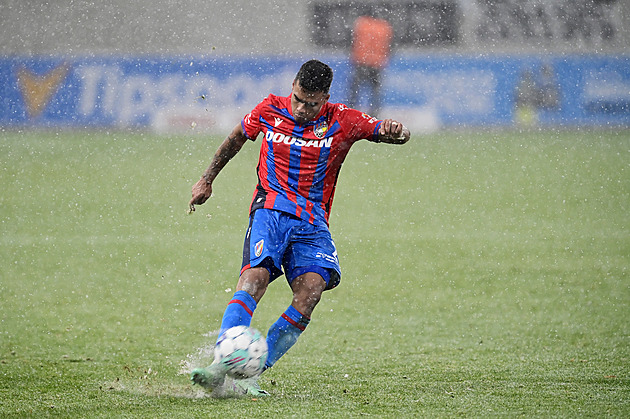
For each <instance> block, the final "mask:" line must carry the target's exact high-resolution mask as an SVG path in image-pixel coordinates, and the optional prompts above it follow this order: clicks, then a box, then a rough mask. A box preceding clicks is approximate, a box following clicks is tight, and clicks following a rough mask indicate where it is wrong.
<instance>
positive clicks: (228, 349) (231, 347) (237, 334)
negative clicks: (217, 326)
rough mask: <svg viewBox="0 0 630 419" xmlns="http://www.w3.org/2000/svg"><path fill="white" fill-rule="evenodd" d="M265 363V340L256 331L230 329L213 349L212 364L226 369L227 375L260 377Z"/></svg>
mask: <svg viewBox="0 0 630 419" xmlns="http://www.w3.org/2000/svg"><path fill="white" fill-rule="evenodd" d="M265 361H267V340H266V339H265V337H264V336H263V335H262V334H261V333H260V332H259V331H258V330H256V329H253V328H251V327H247V326H236V327H232V328H230V329H228V330H226V331H225V332H223V334H222V335H221V336H220V337H219V340H218V341H217V346H216V347H215V348H214V362H220V363H222V364H223V365H225V366H226V367H227V373H228V375H230V376H232V377H234V378H237V379H243V378H250V377H255V376H257V375H260V374H261V373H262V371H263V368H264V367H265Z"/></svg>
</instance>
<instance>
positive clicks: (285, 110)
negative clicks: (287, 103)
mask: <svg viewBox="0 0 630 419" xmlns="http://www.w3.org/2000/svg"><path fill="white" fill-rule="evenodd" d="M269 106H270V107H271V109H273V110H275V111H276V112H278V113H279V114H282V115H284V116H286V117H287V118H291V119H293V115H291V113H290V112H289V110H288V109H287V108H279V107H277V106H273V105H269Z"/></svg>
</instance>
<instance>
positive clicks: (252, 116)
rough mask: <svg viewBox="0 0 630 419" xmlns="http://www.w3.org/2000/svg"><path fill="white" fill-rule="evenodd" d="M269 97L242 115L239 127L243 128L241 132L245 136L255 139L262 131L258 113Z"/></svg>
mask: <svg viewBox="0 0 630 419" xmlns="http://www.w3.org/2000/svg"><path fill="white" fill-rule="evenodd" d="M268 102H269V97H267V98H266V99H265V100H263V101H262V102H260V103H259V104H258V105H256V107H255V108H254V109H253V110H252V111H251V112H250V113H248V114H247V115H245V116H244V117H243V119H242V120H241V127H242V128H243V132H244V133H245V136H246V137H247V138H248V139H250V140H252V141H255V140H256V137H258V134H260V132H261V131H262V121H261V118H260V114H261V111H262V109H263V108H264V107H265V106H266V105H267V104H268Z"/></svg>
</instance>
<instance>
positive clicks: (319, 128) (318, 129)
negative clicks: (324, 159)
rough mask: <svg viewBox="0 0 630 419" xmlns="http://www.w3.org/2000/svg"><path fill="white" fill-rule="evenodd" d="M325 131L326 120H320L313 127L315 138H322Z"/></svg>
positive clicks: (326, 130)
mask: <svg viewBox="0 0 630 419" xmlns="http://www.w3.org/2000/svg"><path fill="white" fill-rule="evenodd" d="M326 132H328V124H327V123H326V121H322V122H320V123H319V124H317V125H315V128H314V129H313V134H315V136H316V137H317V138H324V137H325V136H326Z"/></svg>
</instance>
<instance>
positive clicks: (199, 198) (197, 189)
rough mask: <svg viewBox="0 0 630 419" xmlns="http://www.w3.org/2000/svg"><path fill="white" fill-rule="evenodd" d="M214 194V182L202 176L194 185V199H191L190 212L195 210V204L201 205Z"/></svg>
mask: <svg viewBox="0 0 630 419" xmlns="http://www.w3.org/2000/svg"><path fill="white" fill-rule="evenodd" d="M210 195H212V184H210V183H208V182H207V181H206V179H204V178H201V179H199V181H198V182H197V183H195V184H194V185H193V187H192V199H191V200H190V204H189V205H190V210H189V212H188V213H189V214H190V213H191V212H193V211H194V210H195V205H201V204H203V203H204V202H206V201H207V200H208V198H210Z"/></svg>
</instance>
